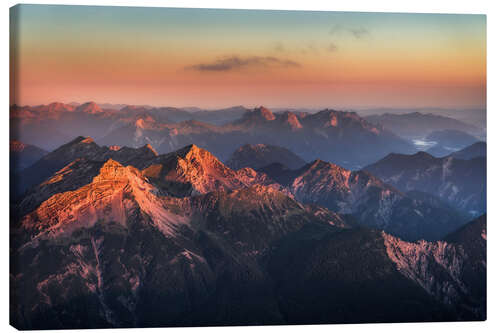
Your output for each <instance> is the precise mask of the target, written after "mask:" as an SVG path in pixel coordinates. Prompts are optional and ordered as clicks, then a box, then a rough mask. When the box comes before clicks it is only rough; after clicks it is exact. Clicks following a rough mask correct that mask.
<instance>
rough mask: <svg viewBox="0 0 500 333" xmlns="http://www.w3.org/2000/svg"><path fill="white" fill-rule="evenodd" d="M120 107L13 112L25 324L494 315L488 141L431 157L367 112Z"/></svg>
mask: <svg viewBox="0 0 500 333" xmlns="http://www.w3.org/2000/svg"><path fill="white" fill-rule="evenodd" d="M116 107H117V106H116V105H97V104H96V103H92V102H90V103H85V104H71V105H70V104H62V103H53V104H50V105H48V106H37V107H19V106H13V107H12V108H11V122H13V123H14V124H15V125H16V126H17V127H16V129H17V130H18V131H17V132H16V131H13V133H12V138H11V139H12V141H11V175H10V176H11V188H10V191H11V214H10V226H11V232H10V251H11V259H12V260H11V262H10V300H11V302H10V303H11V309H10V320H11V323H12V324H13V325H14V326H15V327H16V328H19V329H57V328H111V327H157V326H205V325H223V326H224V325H271V324H273V325H275V324H310V323H318V324H319V323H369V322H414V321H457V320H467V321H471V320H485V318H486V164H485V163H486V144H485V143H484V142H478V143H474V144H473V145H471V146H469V147H465V148H464V149H462V150H460V151H456V152H453V153H452V154H449V155H447V156H445V157H434V156H432V155H430V154H428V153H425V152H418V153H416V151H415V148H414V146H413V145H412V144H411V143H409V142H407V141H406V140H405V139H401V137H399V136H397V135H396V134H393V133H392V132H391V131H388V130H386V129H384V128H383V127H382V126H379V125H373V124H372V123H370V122H368V121H367V120H365V119H364V118H362V117H360V116H359V115H357V114H356V113H354V112H343V111H334V110H323V111H320V112H316V113H302V112H297V111H294V112H291V111H283V112H271V111H270V110H268V109H266V108H264V107H260V108H256V109H254V110H247V109H245V108H243V107H235V108H231V109H223V110H215V111H201V110H199V109H196V108H188V109H176V108H156V107H150V106H127V105H120V107H121V109H120V110H116V109H115V108H116ZM212 113H213V114H212ZM228 114H231V116H228ZM78 123H80V126H78ZM94 125H95V126H96V127H94ZM30 131H31V132H30ZM75 132H78V133H81V132H84V133H82V134H84V135H82V136H79V137H76V138H74V137H70V138H68V136H71V133H75ZM89 132H93V133H94V134H96V135H95V139H93V138H92V137H90V136H88V134H87V133H89ZM49 134H50V135H49ZM43 135H47V140H42V138H43ZM14 139H16V140H19V141H14ZM22 139H26V141H22ZM33 140H38V141H33ZM61 140H65V141H63V142H61ZM32 142H37V143H38V144H39V146H40V147H42V148H37V147H32V146H30V145H29V144H28V143H32ZM211 148H213V151H212V150H211ZM21 152H24V154H25V155H23V157H22V159H21V158H20V157H19V156H21V155H15V154H21ZM13 156H14V158H13ZM13 159H14V160H15V161H19V160H22V161H26V162H24V163H23V164H22V166H18V165H20V163H15V165H16V166H15V167H13V164H12V160H13ZM222 161H226V162H225V163H224V162H222ZM370 163H371V164H370ZM365 165H366V167H364V168H363V166H365Z"/></svg>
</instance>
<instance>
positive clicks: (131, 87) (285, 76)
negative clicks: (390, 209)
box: [11, 5, 486, 108]
mask: <svg viewBox="0 0 500 333" xmlns="http://www.w3.org/2000/svg"><path fill="white" fill-rule="evenodd" d="M12 33H13V34H12ZM11 34H12V35H11V80H13V79H14V82H12V81H11V83H12V85H11V87H12V89H11V103H16V104H21V105H34V104H46V103H50V102H53V101H62V102H73V101H76V102H84V101H89V100H93V101H97V102H101V103H102V102H109V103H126V104H149V105H168V106H200V107H208V108H217V107H227V106H231V105H245V106H249V107H252V106H255V105H266V106H269V107H310V108H317V107H344V108H362V107H429V106H433V107H452V108H469V107H485V106H486V16H484V15H437V14H384V13H345V12H344V13H342V12H305V11H269V10H262V11H259V10H219V9H217V10H215V9H174V8H140V7H95V6H54V5H20V6H19V5H18V6H16V7H13V9H11Z"/></svg>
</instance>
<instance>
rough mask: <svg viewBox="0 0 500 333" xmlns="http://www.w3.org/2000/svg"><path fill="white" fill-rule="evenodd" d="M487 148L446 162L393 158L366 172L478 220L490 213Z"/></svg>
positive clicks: (416, 156) (421, 155)
mask: <svg viewBox="0 0 500 333" xmlns="http://www.w3.org/2000/svg"><path fill="white" fill-rule="evenodd" d="M481 147H483V149H481ZM485 148H486V145H485V144H484V143H478V144H474V145H473V146H470V147H466V148H465V149H464V150H461V151H458V152H456V153H453V154H451V155H449V156H445V157H442V158H437V157H434V156H432V155H430V154H428V153H425V152H419V153H417V154H414V155H404V154H389V155H388V156H386V157H385V158H383V159H382V160H380V161H378V162H377V163H374V164H372V165H369V166H367V167H366V168H364V170H366V171H368V172H369V173H371V174H373V175H375V176H377V177H378V178H380V179H381V180H382V181H384V182H386V183H388V184H391V185H393V186H394V187H396V188H398V189H399V190H401V191H404V192H408V191H414V190H416V191H421V192H425V193H427V194H428V195H432V196H437V197H439V198H441V200H444V201H445V202H447V203H448V204H450V205H452V206H453V207H455V208H456V209H459V210H462V211H464V212H468V213H469V214H471V215H473V216H477V215H480V214H483V213H485V212H486V156H485V155H482V154H481V151H482V152H483V153H485ZM464 158H468V159H464Z"/></svg>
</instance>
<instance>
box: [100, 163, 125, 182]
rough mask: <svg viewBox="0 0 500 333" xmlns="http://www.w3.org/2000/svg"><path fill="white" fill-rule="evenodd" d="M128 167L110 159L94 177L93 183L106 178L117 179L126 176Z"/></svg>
mask: <svg viewBox="0 0 500 333" xmlns="http://www.w3.org/2000/svg"><path fill="white" fill-rule="evenodd" d="M126 173H127V169H126V167H124V166H123V165H121V164H120V163H118V162H117V161H115V160H113V159H111V158H110V159H108V160H107V161H106V162H105V163H104V164H103V165H102V167H101V170H99V174H98V175H97V176H96V177H94V180H93V181H92V182H93V183H97V182H100V181H105V180H117V179H120V178H124V177H125V176H126Z"/></svg>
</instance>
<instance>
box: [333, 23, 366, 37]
mask: <svg viewBox="0 0 500 333" xmlns="http://www.w3.org/2000/svg"><path fill="white" fill-rule="evenodd" d="M330 34H331V35H342V34H348V35H351V36H353V37H354V38H356V39H362V38H364V37H367V36H368V35H370V31H369V30H368V29H366V28H364V27H356V28H351V27H345V26H343V25H340V24H336V25H334V26H333V27H332V28H331V29H330Z"/></svg>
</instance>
